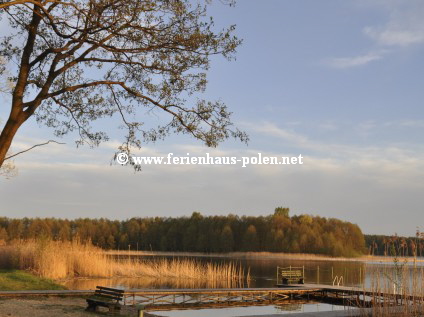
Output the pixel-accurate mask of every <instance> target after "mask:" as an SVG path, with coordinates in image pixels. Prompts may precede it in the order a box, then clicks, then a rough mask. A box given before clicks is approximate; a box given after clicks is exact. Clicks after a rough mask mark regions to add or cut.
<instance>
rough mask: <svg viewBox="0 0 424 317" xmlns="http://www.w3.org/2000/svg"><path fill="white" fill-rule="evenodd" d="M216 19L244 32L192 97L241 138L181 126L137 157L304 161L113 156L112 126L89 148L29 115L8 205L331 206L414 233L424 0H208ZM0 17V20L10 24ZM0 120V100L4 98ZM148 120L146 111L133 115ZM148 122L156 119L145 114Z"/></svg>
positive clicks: (98, 209)
mask: <svg viewBox="0 0 424 317" xmlns="http://www.w3.org/2000/svg"><path fill="white" fill-rule="evenodd" d="M209 13H210V14H211V15H212V16H214V18H215V21H216V25H217V26H219V27H224V26H228V25H231V24H235V25H236V26H237V28H236V34H237V36H238V37H239V38H242V39H243V44H242V46H241V47H240V48H239V49H238V51H237V54H236V57H237V58H236V60H235V61H231V62H228V61H227V60H225V59H224V58H217V57H214V58H213V60H212V64H211V69H210V70H209V71H208V88H207V90H206V92H205V93H204V94H203V96H202V97H204V98H206V99H209V100H222V101H224V102H225V103H226V104H227V105H228V106H229V108H230V109H231V111H232V112H233V121H234V123H235V125H236V126H237V127H239V128H240V129H242V130H244V131H246V132H247V133H248V134H249V137H250V141H249V143H248V145H245V144H243V143H240V142H237V141H234V140H228V141H226V142H224V143H222V144H221V145H220V146H219V147H218V148H216V149H210V148H206V147H205V146H203V145H202V144H201V143H200V142H199V141H196V140H193V139H192V138H190V137H188V136H179V135H173V136H170V137H169V138H168V139H166V140H165V141H161V142H157V143H154V144H145V145H144V146H143V147H142V149H141V150H137V151H136V152H135V153H136V154H137V155H140V156H155V155H156V156H166V155H167V154H168V153H174V155H175V156H185V155H186V154H187V153H189V154H190V156H205V155H206V153H209V154H210V155H213V156H235V157H238V158H240V157H253V156H256V155H257V154H258V153H261V154H262V155H264V156H298V155H302V156H303V157H304V159H303V161H304V164H302V165H249V166H246V167H241V165H239V164H238V165H225V166H218V165H214V166H205V165H203V166H202V165H146V166H144V167H143V169H142V171H141V172H138V173H135V172H134V170H132V169H131V168H129V167H125V166H120V165H118V164H114V163H113V155H114V153H115V151H116V148H117V146H118V145H119V144H120V141H122V140H120V138H119V137H120V136H121V132H119V131H118V130H117V129H116V126H112V125H111V124H110V122H107V123H100V124H103V125H105V128H107V130H108V131H109V136H110V138H111V140H110V141H109V142H107V143H105V144H103V145H101V146H100V147H98V148H95V149H91V148H89V147H86V146H83V147H79V148H77V147H76V146H75V143H74V141H75V136H73V135H70V136H67V137H65V138H64V139H63V140H61V139H56V138H54V136H53V133H52V131H51V130H49V129H48V128H46V127H43V126H39V125H38V124H37V123H36V122H35V120H31V121H29V122H26V123H25V125H24V126H23V127H22V128H21V130H20V131H19V133H18V135H17V137H16V139H15V142H14V144H13V148H12V149H13V151H15V152H17V151H20V150H23V149H26V148H28V147H30V146H32V145H33V144H36V143H40V142H45V141H46V140H49V139H55V140H58V141H61V142H66V144H65V145H58V144H50V145H47V146H44V147H40V148H37V149H34V150H32V151H31V152H28V153H25V154H23V155H20V156H18V157H17V158H16V159H15V165H16V166H17V168H18V172H19V174H18V176H16V177H13V178H11V179H5V178H2V179H0V202H1V204H0V214H1V215H2V216H7V217H18V218H20V217H60V218H78V217H90V218H100V217H106V218H111V219H127V218H131V217H153V216H165V217H176V216H183V215H185V216H189V215H190V214H191V213H192V212H193V211H199V212H201V213H202V214H204V215H215V214H219V215H226V214H230V213H232V214H236V215H240V216H242V215H249V216H259V215H269V214H272V213H273V211H274V208H275V207H278V206H284V207H289V208H290V212H291V215H299V214H310V215H314V216H321V217H329V218H339V219H342V220H345V221H350V222H353V223H356V224H358V225H359V226H360V228H361V229H362V231H363V232H364V233H367V234H388V235H392V234H395V233H397V234H399V235H408V236H413V235H415V232H416V230H417V227H419V229H420V230H422V231H424V216H423V212H422V208H423V205H424V204H423V201H424V198H423V193H424V182H423V181H424V160H423V158H424V146H423V136H424V108H423V107H422V102H423V100H424V89H423V88H422V87H423V82H424V71H423V70H424V58H423V56H424V2H423V1H421V0H408V1H405V0H402V1H397V0H345V1H336V0H322V1H313V0H309V1H307V0H296V1H284V0H266V1H259V0H239V1H238V2H237V5H236V6H235V7H234V8H229V7H227V6H224V5H222V4H220V3H219V1H216V2H215V3H213V4H212V6H211V8H210V11H209ZM1 23H2V24H3V28H1V29H2V30H3V31H0V33H3V34H2V35H4V33H5V32H7V28H6V27H4V23H5V21H4V20H3V21H1ZM1 98H2V101H1V104H2V106H1V107H0V118H2V119H4V118H5V117H6V116H7V114H8V111H9V104H10V100H9V99H8V98H9V97H8V96H5V95H3V96H1ZM142 115H143V120H146V121H149V120H150V119H151V117H149V116H154V114H153V115H152V114H149V113H142ZM152 120H154V118H152Z"/></svg>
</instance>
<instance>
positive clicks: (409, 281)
mask: <svg viewBox="0 0 424 317" xmlns="http://www.w3.org/2000/svg"><path fill="white" fill-rule="evenodd" d="M367 270H368V272H367V273H368V274H367V275H368V276H370V287H369V288H368V289H367V290H368V291H371V296H369V297H368V298H367V300H368V301H371V304H372V309H371V311H372V316H375V317H380V316H405V317H406V316H408V317H409V316H423V315H424V314H423V313H424V309H423V308H424V267H423V266H417V265H416V263H415V264H408V263H407V262H406V261H405V262H399V261H398V260H397V259H395V262H394V265H393V266H388V265H380V266H371V267H368V268H367ZM364 311H365V310H364ZM367 313H368V312H367ZM364 315H366V314H365V313H364Z"/></svg>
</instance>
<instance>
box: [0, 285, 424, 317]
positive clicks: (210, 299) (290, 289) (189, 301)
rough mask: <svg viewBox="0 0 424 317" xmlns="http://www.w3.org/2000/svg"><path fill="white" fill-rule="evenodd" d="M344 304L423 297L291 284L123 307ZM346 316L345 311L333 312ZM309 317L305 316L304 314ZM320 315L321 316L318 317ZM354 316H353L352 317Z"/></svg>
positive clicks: (161, 294)
mask: <svg viewBox="0 0 424 317" xmlns="http://www.w3.org/2000/svg"><path fill="white" fill-rule="evenodd" d="M93 293H94V290H87V291H72V290H70V291H66V290H61V291H0V297H18V296H24V297H31V296H81V297H84V296H89V295H92V294H93ZM310 301H314V302H321V303H328V304H337V305H344V306H345V307H347V308H349V309H347V310H346V311H350V314H352V313H353V310H355V308H356V307H361V309H360V310H361V311H362V312H364V311H365V310H367V309H366V308H367V307H372V306H378V305H381V306H382V305H386V306H405V305H408V306H409V305H419V304H421V303H422V302H423V298H422V297H420V298H417V297H413V296H406V295H401V294H389V293H376V292H372V291H369V290H363V289H360V288H356V287H343V286H330V285H319V284H291V285H290V286H287V285H286V286H285V287H275V288H226V289H130V290H125V293H124V304H125V305H128V306H137V307H144V309H145V310H146V311H147V312H154V311H157V310H177V309H201V308H224V307H242V306H265V305H279V306H282V307H284V306H285V305H287V307H288V306H290V305H300V304H304V303H306V302H310ZM334 314H335V316H345V314H346V312H344V313H343V311H342V312H338V313H334ZM304 316H305V317H306V315H304ZM317 316H318V315H317ZM351 316H353V315H351Z"/></svg>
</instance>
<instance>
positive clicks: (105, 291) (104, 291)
mask: <svg viewBox="0 0 424 317" xmlns="http://www.w3.org/2000/svg"><path fill="white" fill-rule="evenodd" d="M124 293H125V291H124V290H123V289H116V288H109V287H103V286H97V287H96V291H95V292H94V295H95V296H98V297H104V298H107V299H110V300H116V301H118V302H119V301H120V300H122V298H123V297H124Z"/></svg>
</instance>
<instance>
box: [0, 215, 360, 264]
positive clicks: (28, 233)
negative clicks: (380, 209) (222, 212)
mask: <svg viewBox="0 0 424 317" xmlns="http://www.w3.org/2000/svg"><path fill="white" fill-rule="evenodd" d="M40 237H44V238H50V239H53V240H61V241H72V240H74V239H79V240H80V241H83V242H86V241H91V242H92V243H93V244H94V245H97V246H99V247H101V248H104V249H120V250H128V249H129V250H146V251H186V252H238V251H243V252H255V251H268V252H287V253H315V254H325V255H330V256H349V257H352V256H358V255H362V254H363V253H364V252H366V247H365V239H364V236H363V234H362V232H361V230H360V229H359V227H358V226H357V225H355V224H352V223H349V222H344V221H341V220H338V219H333V218H330V219H327V218H323V217H316V216H310V215H296V216H292V217H290V216H289V209H288V208H282V207H278V208H276V209H275V212H274V214H272V215H269V216H258V217H252V216H242V217H240V216H236V215H231V214H230V215H228V216H203V215H202V214H200V213H199V212H193V214H192V215H191V216H190V217H177V218H171V217H153V218H131V219H128V220H124V221H119V220H108V219H104V218H101V219H88V218H84V219H75V220H67V219H56V218H44V219H41V218H23V219H10V218H0V241H3V243H6V242H9V241H13V240H19V239H24V240H25V239H34V238H40Z"/></svg>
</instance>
